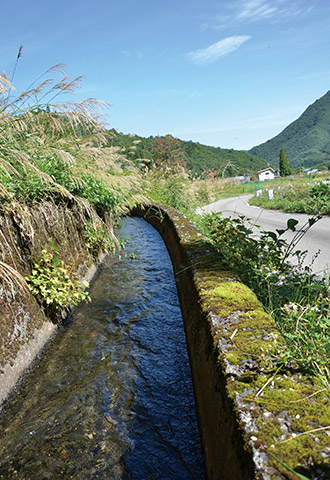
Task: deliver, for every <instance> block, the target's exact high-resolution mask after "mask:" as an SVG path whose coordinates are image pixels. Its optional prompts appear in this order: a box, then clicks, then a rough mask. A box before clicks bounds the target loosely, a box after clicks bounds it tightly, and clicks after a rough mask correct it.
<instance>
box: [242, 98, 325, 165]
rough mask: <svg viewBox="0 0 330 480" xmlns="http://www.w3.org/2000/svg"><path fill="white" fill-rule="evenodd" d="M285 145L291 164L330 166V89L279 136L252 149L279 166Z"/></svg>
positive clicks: (253, 152) (254, 153) (252, 152)
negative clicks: (281, 152) (281, 151)
mask: <svg viewBox="0 0 330 480" xmlns="http://www.w3.org/2000/svg"><path fill="white" fill-rule="evenodd" d="M281 148H284V150H285V153H286V154H287V157H288V160H289V163H290V166H291V167H293V168H297V167H300V166H304V167H314V166H318V167H320V166H325V167H328V166H330V90H329V91H328V92H327V93H326V94H325V95H324V96H323V97H321V98H320V99H318V100H316V102H314V103H313V104H312V105H310V106H309V107H308V108H307V109H306V110H305V111H304V113H303V114H302V115H301V116H300V117H299V118H298V119H297V120H295V121H294V122H292V123H291V124H290V125H289V126H288V127H286V128H285V129H284V130H283V131H282V132H281V133H279V134H278V135H276V137H274V138H272V139H271V140H268V141H267V142H265V143H262V144H261V145H258V146H256V147H253V148H252V149H251V150H249V153H251V154H252V155H258V156H259V157H262V158H264V159H265V160H267V161H268V162H269V163H270V164H271V165H273V166H274V167H275V168H277V167H278V162H279V154H280V150H281Z"/></svg>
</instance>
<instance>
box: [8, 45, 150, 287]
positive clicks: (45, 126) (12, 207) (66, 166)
mask: <svg viewBox="0 0 330 480" xmlns="http://www.w3.org/2000/svg"><path fill="white" fill-rule="evenodd" d="M19 55H20V52H19ZM19 55H18V58H19ZM18 58H17V60H18ZM16 66H17V62H16V65H15V69H16ZM80 83H81V77H77V78H74V79H71V78H70V77H69V76H68V75H67V74H66V70H65V66H64V65H63V64H58V65H55V66H54V67H52V68H50V69H49V70H48V71H47V72H45V74H43V75H41V76H40V77H39V78H38V79H37V80H36V81H33V82H32V83H31V84H30V85H29V86H28V87H27V88H26V89H25V90H24V91H23V92H21V93H16V91H15V89H14V86H13V85H12V83H11V81H9V78H8V76H7V75H6V74H5V73H2V75H0V151H1V155H0V201H1V210H2V212H7V213H10V212H13V215H16V213H15V212H18V211H19V212H20V213H19V216H20V218H21V219H22V220H21V221H22V222H23V223H24V224H26V226H27V228H28V230H29V238H30V239H31V241H32V243H33V242H34V241H35V232H34V231H33V228H32V226H31V224H30V223H29V209H31V208H33V207H34V206H36V205H38V208H39V209H41V210H43V209H42V205H43V204H46V203H47V202H51V203H52V204H53V205H54V206H55V207H56V206H59V205H62V206H65V207H66V208H68V209H75V211H78V212H80V213H79V215H80V218H81V228H82V229H84V228H85V229H86V231H88V225H89V224H90V223H93V224H99V225H100V226H101V228H102V229H103V230H104V231H106V232H107V234H108V235H109V237H110V238H114V235H113V224H114V222H115V219H116V218H117V217H118V216H119V215H121V214H123V213H124V212H125V211H127V208H128V207H129V205H131V204H134V203H135V202H138V201H141V200H144V198H145V197H144V196H143V195H142V194H141V191H142V190H141V173H140V172H139V170H138V169H137V168H136V167H135V166H134V165H133V164H132V162H131V161H130V160H129V159H127V158H126V157H124V156H123V155H122V153H121V152H120V151H119V150H120V149H119V148H118V147H108V146H107V145H108V144H109V135H111V134H110V133H109V132H108V131H107V128H106V125H105V124H104V123H103V115H104V113H106V112H107V111H108V109H109V105H108V104H106V103H105V102H102V101H98V100H96V99H88V100H81V101H78V102H71V101H69V100H67V97H68V95H70V94H72V93H73V92H75V91H76V90H77V88H79V86H80ZM62 99H65V101H62ZM45 215H46V216H47V209H45ZM0 233H1V236H2V237H3V238H4V234H3V233H2V231H1V230H0ZM4 240H5V241H4V242H2V243H1V245H0V270H1V273H2V278H3V279H4V280H5V282H6V284H7V285H8V286H9V287H10V288H11V289H12V290H13V287H14V286H15V285H16V284H17V283H18V282H19V279H20V278H21V277H20V273H19V271H18V270H17V267H16V265H14V264H12V263H13V262H11V261H10V259H12V258H14V256H13V255H12V253H11V251H10V244H11V242H10V241H6V239H5V238H4ZM32 246H33V245H32ZM94 250H95V248H94ZM93 253H94V254H97V252H95V251H93ZM63 268H64V266H63ZM21 283H22V285H25V282H24V281H23V282H21Z"/></svg>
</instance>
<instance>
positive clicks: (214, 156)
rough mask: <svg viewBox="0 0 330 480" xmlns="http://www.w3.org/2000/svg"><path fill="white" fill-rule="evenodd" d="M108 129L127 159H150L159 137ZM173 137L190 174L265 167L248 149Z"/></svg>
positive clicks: (235, 172) (252, 170) (231, 173)
mask: <svg viewBox="0 0 330 480" xmlns="http://www.w3.org/2000/svg"><path fill="white" fill-rule="evenodd" d="M112 132H113V137H112V140H111V144H112V145H113V146H120V147H122V148H123V149H125V153H126V154H127V155H128V156H129V157H130V159H131V160H133V161H137V160H138V159H141V158H148V159H150V160H154V157H153V148H154V144H155V139H157V138H159V137H148V138H144V137H139V136H137V135H125V134H122V133H117V132H116V131H115V130H112ZM167 137H169V136H167ZM161 138H165V137H161ZM175 140H176V141H177V142H178V143H179V148H181V151H182V152H183V155H184V159H185V166H186V168H187V169H188V170H189V171H190V173H191V174H192V175H193V176H196V175H201V174H203V172H208V171H210V170H213V169H214V170H217V171H219V173H220V174H222V172H223V171H224V170H225V175H226V176H235V175H242V174H252V173H255V172H256V171H257V170H260V169H262V168H265V167H266V166H267V162H266V161H265V160H263V159H262V158H259V157H257V156H255V155H253V154H251V153H248V152H244V151H240V150H233V149H225V148H219V147H211V146H208V145H202V144H200V143H196V142H192V141H183V140H179V139H175Z"/></svg>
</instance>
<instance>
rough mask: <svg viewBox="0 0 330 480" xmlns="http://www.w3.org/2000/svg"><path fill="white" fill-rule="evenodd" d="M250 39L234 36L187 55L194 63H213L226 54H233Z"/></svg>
mask: <svg viewBox="0 0 330 480" xmlns="http://www.w3.org/2000/svg"><path fill="white" fill-rule="evenodd" d="M250 38H251V37H250V36H249V35H240V36H239V35H234V36H232V37H227V38H224V39H222V40H220V41H219V42H216V43H213V44H212V45H210V46H209V47H207V48H201V49H199V50H196V51H195V52H190V53H189V54H188V55H189V57H190V58H191V60H192V61H193V62H194V63H197V64H200V65H203V64H204V65H205V64H208V63H212V62H215V61H216V60H218V59H219V58H220V57H223V56H224V55H227V54H228V53H231V52H234V51H235V50H237V49H238V48H239V47H240V46H241V45H243V43H245V42H246V41H247V40H249V39H250Z"/></svg>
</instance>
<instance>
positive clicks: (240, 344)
mask: <svg viewBox="0 0 330 480" xmlns="http://www.w3.org/2000/svg"><path fill="white" fill-rule="evenodd" d="M131 214H132V215H136V216H140V217H143V218H145V219H146V220H147V221H148V222H149V223H150V224H152V225H153V226H154V227H155V228H156V229H157V230H158V232H159V233H160V234H161V235H162V237H163V239H164V242H165V244H166V246H167V249H168V251H169V254H170V256H171V259H172V263H173V268H174V272H175V275H176V280H177V287H178V293H179V298H180V303H181V309H182V314H183V319H184V324H185V331H186V338H187V346H188V352H189V358H190V365H191V371H192V379H193V384H194V393H195V398H196V405H197V414H198V419H199V427H200V433H201V440H202V446H203V453H204V459H205V467H206V472H207V478H208V479H212V480H213V479H219V480H220V479H222V480H226V479H228V480H229V479H230V480H236V479H237V480H238V479H259V480H261V479H264V480H273V479H274V480H275V479H277V480H279V479H283V480H284V479H286V478H292V479H294V478H297V476H296V474H294V473H292V472H290V471H289V470H288V469H287V468H286V467H285V466H284V465H283V464H281V463H280V462H283V463H284V464H286V465H288V466H289V467H290V468H291V469H294V470H295V471H296V472H297V473H298V472H299V473H300V474H304V475H308V477H307V478H311V479H323V478H327V474H328V472H329V470H328V462H327V457H328V454H329V450H330V449H329V448H328V447H327V443H328V442H327V435H324V436H322V434H320V435H318V436H317V437H315V435H313V434H305V433H306V431H309V430H311V429H312V427H313V428H314V429H317V428H322V425H323V426H325V425H324V423H325V418H326V416H328V418H329V413H330V412H329V404H328V403H327V396H326V394H324V389H322V387H321V386H320V385H318V384H317V381H316V379H311V378H309V377H306V376H304V375H303V374H302V372H299V371H298V370H295V369H293V370H290V369H285V368H283V369H282V370H281V372H280V373H279V374H278V375H276V373H277V372H276V367H277V365H276V359H277V358H278V356H279V354H280V352H281V348H283V344H284V341H283V338H282V337H281V334H280V332H279V331H278V329H277V327H276V325H275V323H274V321H273V320H272V319H271V318H270V317H269V316H268V315H267V314H266V313H265V311H264V309H263V307H262V305H261V304H260V302H259V301H258V300H257V298H256V297H255V295H254V293H253V292H252V291H251V290H250V289H248V287H246V286H245V285H243V284H241V283H240V282H239V280H238V279H237V277H236V276H235V275H234V274H233V273H232V272H230V271H228V270H227V269H226V266H225V263H224V261H223V259H222V258H221V257H220V256H219V254H217V253H216V251H215V250H214V249H213V247H212V245H210V244H209V243H208V242H207V241H206V239H205V238H203V236H202V234H201V232H200V231H199V230H198V229H197V227H196V226H195V225H194V224H192V223H191V222H190V221H189V220H188V219H187V218H186V217H185V216H184V215H182V214H181V213H180V212H179V211H177V210H175V209H172V208H170V207H167V206H164V205H154V206H140V207H136V208H134V209H133V210H132V212H131ZM284 392H285V393H284ZM302 401H303V403H300V402H302ZM320 411H322V412H323V416H322V415H321V416H320V414H319V413H317V412H320ZM326 425H328V424H326ZM302 433H303V435H301V434H302ZM324 433H326V432H324ZM315 438H316V440H315Z"/></svg>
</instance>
